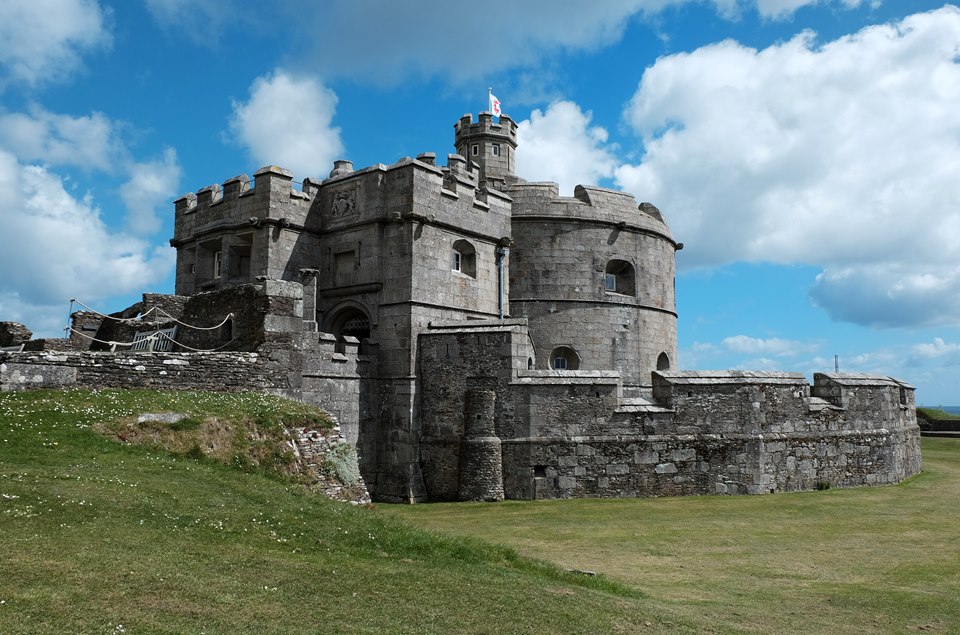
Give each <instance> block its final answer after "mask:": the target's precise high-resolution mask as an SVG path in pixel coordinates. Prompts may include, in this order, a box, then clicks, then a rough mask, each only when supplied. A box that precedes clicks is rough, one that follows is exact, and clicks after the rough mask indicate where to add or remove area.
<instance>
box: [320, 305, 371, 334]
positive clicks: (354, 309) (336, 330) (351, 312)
mask: <svg viewBox="0 0 960 635" xmlns="http://www.w3.org/2000/svg"><path fill="white" fill-rule="evenodd" d="M323 330H325V331H326V332H328V333H332V334H333V335H335V336H336V337H337V342H338V343H342V342H343V338H344V337H347V336H349V337H355V338H357V339H358V340H360V341H361V342H362V341H363V340H365V339H368V338H369V337H370V332H371V326H370V317H369V316H368V315H367V313H366V311H364V310H363V309H361V308H360V307H358V306H355V305H348V306H344V307H342V308H340V309H337V310H335V311H333V312H332V313H331V314H330V317H329V318H327V319H326V320H325V321H324V329H323Z"/></svg>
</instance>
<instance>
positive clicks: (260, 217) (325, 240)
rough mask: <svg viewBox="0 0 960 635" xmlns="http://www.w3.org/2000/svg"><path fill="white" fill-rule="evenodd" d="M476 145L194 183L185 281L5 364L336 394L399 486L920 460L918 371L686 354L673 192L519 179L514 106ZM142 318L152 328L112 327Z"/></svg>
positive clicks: (602, 479)
mask: <svg viewBox="0 0 960 635" xmlns="http://www.w3.org/2000/svg"><path fill="white" fill-rule="evenodd" d="M454 146H455V148H456V154H450V155H449V156H448V157H447V160H446V165H438V163H437V161H436V156H435V155H434V154H433V153H426V154H421V155H419V156H418V157H416V158H415V159H410V158H405V159H402V160H400V161H398V162H396V163H394V164H392V165H383V164H378V165H373V166H370V167H367V168H363V169H357V170H355V169H354V168H353V165H352V164H351V163H350V162H349V161H337V162H336V163H335V165H334V167H333V171H332V172H331V173H330V175H329V177H328V178H326V179H324V180H322V181H314V180H311V179H309V178H305V179H304V180H303V182H302V184H301V185H300V187H299V188H298V187H295V184H294V181H293V175H292V174H291V173H290V172H288V171H286V170H284V169H283V168H280V167H276V166H268V167H265V168H262V169H260V170H259V171H257V172H256V174H255V175H254V179H253V181H251V179H249V178H248V177H247V176H246V175H242V176H238V177H235V178H232V179H230V180H228V181H226V182H225V183H223V184H222V186H221V185H211V186H209V187H205V188H203V189H201V190H199V191H198V192H196V193H195V194H194V193H191V194H188V195H186V196H183V197H181V198H180V199H178V200H177V201H176V203H175V214H176V221H175V230H174V237H173V239H172V240H171V245H172V246H173V247H174V248H176V250H177V265H176V267H177V268H176V294H175V295H173V296H163V295H157V294H146V295H145V296H144V301H143V302H142V303H140V304H138V305H137V306H135V307H132V308H131V309H130V310H128V311H127V312H125V313H123V314H121V315H120V316H119V317H118V318H117V319H116V320H104V319H103V316H98V315H96V314H92V313H90V312H78V313H76V314H74V329H73V335H72V336H71V338H70V339H69V340H68V343H66V344H59V345H58V344H56V343H54V341H49V340H48V341H46V342H43V341H36V340H30V341H28V340H26V339H25V338H24V337H23V336H22V333H21V334H20V335H19V336H13V335H10V334H9V333H8V335H7V336H6V337H7V341H3V337H4V336H3V333H2V332H0V346H4V345H7V347H8V348H11V347H12V346H14V345H16V344H19V349H18V350H17V352H10V351H8V352H0V388H3V389H14V388H22V387H30V386H41V385H75V384H79V385H123V386H157V387H166V388H182V387H209V388H214V389H217V388H219V389H223V388H225V387H230V388H237V389H240V388H246V389H254V390H265V391H270V392H274V393H279V394H284V395H287V396H291V397H294V398H297V399H301V400H304V401H307V402H311V403H316V404H318V405H320V406H322V407H325V408H327V409H328V410H330V411H331V412H333V414H335V415H336V416H337V418H338V419H339V421H340V423H341V426H342V429H343V431H344V435H345V436H346V438H347V440H348V441H349V442H351V443H354V444H355V445H356V448H357V451H358V454H359V463H360V469H361V472H362V474H363V477H364V480H365V481H366V484H367V487H368V488H369V490H370V492H371V494H372V495H373V498H374V499H375V500H384V501H405V502H417V501H428V500H433V501H435V500H500V499H503V498H515V499H537V498H566V497H578V496H593V497H616V496H648V495H668V494H669V495H672V494H707V493H767V492H775V491H792V490H802V489H813V488H818V487H824V486H826V485H832V486H856V485H865V484H878V483H893V482H898V481H900V480H902V479H904V478H905V477H907V476H910V475H911V474H914V473H916V472H918V471H919V470H920V453H919V429H918V427H917V424H916V415H915V408H914V394H913V393H914V391H913V388H912V387H910V386H908V385H906V384H904V383H902V382H899V381H897V380H895V379H892V378H889V377H882V376H871V375H859V374H846V373H818V374H816V375H815V377H814V383H813V385H812V386H811V385H810V384H808V383H807V381H806V379H805V378H804V377H803V376H802V375H801V374H799V373H782V372H776V373H774V372H765V373H759V372H747V371H720V372H702V371H701V372H697V371H678V370H676V369H675V368H674V366H675V364H676V359H677V313H676V304H675V297H674V292H675V284H674V272H675V257H676V252H677V251H678V250H680V249H682V247H683V245H682V244H681V243H679V242H677V241H676V240H675V239H674V238H673V236H672V235H671V233H670V230H669V228H668V227H667V225H666V223H665V222H664V219H663V216H662V215H661V213H660V211H659V210H658V209H657V208H656V207H654V206H653V205H651V204H650V203H640V204H637V201H636V200H635V199H634V198H633V197H632V196H631V195H629V194H625V193H622V192H617V191H613V190H608V189H604V188H599V187H590V186H584V185H580V186H577V188H576V189H575V191H574V195H573V196H572V197H565V196H560V195H559V191H558V187H557V185H556V184H555V183H531V182H527V181H524V180H523V179H521V178H519V177H518V176H517V175H516V174H515V153H516V150H517V126H516V123H515V122H514V121H513V120H512V119H511V118H510V117H509V116H507V115H503V116H501V117H499V118H495V117H494V116H493V115H491V114H489V113H481V114H480V115H479V117H478V120H477V121H474V120H473V117H472V115H469V114H467V115H464V116H463V117H462V118H461V119H460V121H458V122H457V123H456V124H455V136H454ZM155 309H156V310H155ZM137 315H141V316H143V319H141V320H140V321H139V322H137V321H132V320H127V319H125V318H130V317H135V316H137ZM148 316H149V317H148ZM8 331H10V332H12V330H11V329H8ZM134 341H138V342H140V343H141V346H139V347H138V346H137V345H134V346H133V347H132V348H133V349H137V348H149V349H153V350H146V351H138V350H125V349H124V350H122V351H120V352H116V351H114V352H109V351H106V350H103V349H105V348H107V346H106V344H105V343H106V342H111V343H113V346H111V348H114V349H116V348H117V347H116V343H117V342H134ZM148 341H149V342H151V344H150V346H143V343H144V342H148ZM154 344H163V346H159V345H158V346H154ZM97 349H101V350H97ZM167 349H169V350H167Z"/></svg>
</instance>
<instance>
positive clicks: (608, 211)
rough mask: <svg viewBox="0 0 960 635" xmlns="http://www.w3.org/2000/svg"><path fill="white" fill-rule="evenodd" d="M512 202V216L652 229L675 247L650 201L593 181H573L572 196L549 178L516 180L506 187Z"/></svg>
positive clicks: (677, 245) (670, 235) (650, 231)
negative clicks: (543, 179)
mask: <svg viewBox="0 0 960 635" xmlns="http://www.w3.org/2000/svg"><path fill="white" fill-rule="evenodd" d="M506 191H507V194H509V195H510V196H511V197H512V198H513V200H514V202H515V204H514V208H513V217H514V219H516V220H524V219H528V220H535V219H543V220H550V219H557V220H561V219H562V220H564V221H569V220H574V219H576V220H581V221H585V222H592V223H602V224H608V225H613V226H616V227H618V228H620V229H632V230H634V231H644V232H649V233H654V234H657V235H659V236H662V237H664V238H666V239H668V240H669V241H670V242H672V243H674V245H675V246H676V247H678V248H679V243H675V242H674V240H673V236H672V234H671V233H670V228H669V227H668V226H667V224H666V223H665V222H664V220H663V216H662V215H661V214H660V210H658V209H657V208H656V207H654V206H653V205H652V204H650V203H646V202H644V203H640V204H638V203H637V199H636V198H634V196H633V195H632V194H629V193H627V192H621V191H619V190H612V189H608V188H604V187H597V186H593V185H577V186H576V187H575V188H574V191H573V196H560V189H559V186H558V185H557V184H556V183H553V182H549V181H547V182H527V181H518V182H516V183H513V184H512V185H510V186H509V187H508V188H507V190H506Z"/></svg>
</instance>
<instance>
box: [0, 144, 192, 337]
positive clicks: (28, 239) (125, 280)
mask: <svg viewBox="0 0 960 635" xmlns="http://www.w3.org/2000/svg"><path fill="white" fill-rule="evenodd" d="M0 223H2V224H3V228H4V231H3V232H0V271H5V272H8V273H7V275H5V276H4V277H3V278H2V279H0V302H2V306H3V309H4V310H7V308H8V307H9V306H13V307H15V308H16V314H18V315H31V316H33V317H36V318H38V319H39V320H44V319H48V317H49V316H47V315H46V313H45V311H46V310H47V308H49V307H51V306H56V307H58V311H59V312H60V313H61V315H63V314H64V313H63V312H64V311H65V307H66V303H67V301H68V300H69V299H70V298H72V297H76V298H81V299H84V300H85V301H88V302H89V301H95V300H97V299H100V298H104V297H106V296H110V295H115V294H119V293H127V292H131V291H137V290H143V289H146V288H149V286H150V285H151V284H154V283H156V282H158V281H160V280H162V279H163V278H164V277H165V276H166V275H167V274H168V273H169V269H170V267H171V266H172V263H173V256H174V254H173V251H172V250H171V249H169V248H166V247H153V246H151V245H149V244H148V243H146V242H145V241H142V240H139V239H137V238H134V237H131V236H128V235H125V234H121V233H115V232H111V231H110V230H109V229H108V228H107V227H106V226H105V225H104V223H103V221H102V220H101V218H100V210H99V209H98V208H96V207H95V206H94V204H93V202H92V201H91V200H89V199H88V198H84V199H77V198H74V197H73V196H71V195H70V194H69V193H68V192H67V191H66V190H65V189H64V187H63V183H62V181H61V179H60V177H59V176H57V175H56V174H54V173H52V172H50V171H49V170H48V169H47V168H44V167H40V166H35V165H23V164H21V163H20V162H18V161H17V159H16V157H14V156H13V155H12V154H10V153H8V152H5V151H2V150H0ZM28 325H29V324H28ZM35 330H36V329H35Z"/></svg>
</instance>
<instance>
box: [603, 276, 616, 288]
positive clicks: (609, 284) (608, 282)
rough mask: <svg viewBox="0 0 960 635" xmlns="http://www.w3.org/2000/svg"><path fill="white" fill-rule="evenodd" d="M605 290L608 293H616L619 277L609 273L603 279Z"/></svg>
mask: <svg viewBox="0 0 960 635" xmlns="http://www.w3.org/2000/svg"><path fill="white" fill-rule="evenodd" d="M603 288H604V289H606V290H607V291H616V290H617V275H616V274H614V273H608V274H607V275H606V277H605V278H604V279H603Z"/></svg>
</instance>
